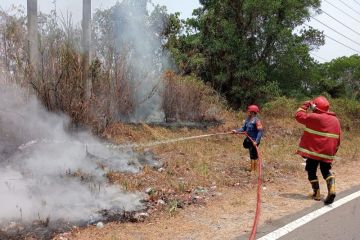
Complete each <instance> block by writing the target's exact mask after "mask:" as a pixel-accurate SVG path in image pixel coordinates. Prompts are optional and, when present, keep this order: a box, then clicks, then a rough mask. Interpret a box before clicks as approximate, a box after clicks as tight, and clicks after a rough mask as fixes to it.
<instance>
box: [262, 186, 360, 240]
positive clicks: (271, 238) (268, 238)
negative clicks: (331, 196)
mask: <svg viewBox="0 0 360 240" xmlns="http://www.w3.org/2000/svg"><path fill="white" fill-rule="evenodd" d="M358 197H360V191H358V192H355V193H352V194H350V195H348V196H346V197H344V198H341V199H339V200H337V201H335V202H334V203H333V204H330V205H328V206H324V207H322V208H320V209H318V210H316V211H314V212H311V213H309V214H307V215H305V216H303V217H301V218H299V219H297V220H295V221H293V222H291V223H289V224H286V225H285V226H283V227H282V228H279V229H277V230H275V231H273V232H271V233H269V234H267V235H265V236H263V237H261V238H259V239H258V240H275V239H279V238H280V237H282V236H284V235H286V234H288V233H289V232H291V231H294V230H295V229H297V228H299V227H301V226H303V225H305V224H306V223H308V222H310V221H312V220H314V219H316V218H318V217H320V216H321V215H323V214H325V213H327V212H330V211H331V210H334V209H335V208H337V207H340V206H341V205H343V204H345V203H347V202H350V201H352V200H354V199H355V198H358Z"/></svg>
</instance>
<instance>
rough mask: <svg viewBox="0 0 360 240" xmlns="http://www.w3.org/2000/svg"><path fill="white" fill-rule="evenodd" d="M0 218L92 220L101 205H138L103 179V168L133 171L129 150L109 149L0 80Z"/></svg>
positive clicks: (134, 164) (135, 166)
mask: <svg viewBox="0 0 360 240" xmlns="http://www.w3.org/2000/svg"><path fill="white" fill-rule="evenodd" d="M0 96H1V101H0V172H1V174H0V196H1V198H0V223H2V222H5V221H11V220H19V219H21V220H23V221H33V220H38V219H46V218H50V221H51V220H60V219H65V220H67V221H70V222H77V221H89V220H91V219H93V220H96V219H97V218H98V217H99V215H98V213H97V212H98V211H100V210H103V209H115V208H116V209H123V210H127V211H133V210H139V209H141V208H142V205H141V203H140V199H141V196H140V194H136V193H126V192H124V191H122V190H121V189H120V187H119V186H114V185H110V184H108V183H107V179H106V176H105V175H106V173H107V172H108V171H112V170H113V171H127V172H137V171H139V169H140V163H139V162H138V161H137V160H136V159H135V158H133V156H134V153H133V152H131V151H128V152H126V153H124V152H119V151H115V150H109V148H107V146H106V145H105V144H103V143H101V142H100V141H98V140H97V139H95V138H94V137H92V136H91V135H90V134H87V133H76V134H72V135H70V134H69V133H68V132H67V131H66V126H67V125H68V121H69V120H68V118H67V117H66V116H63V115H61V114H54V113H49V112H47V111H46V110H45V109H44V108H43V107H42V106H41V105H40V103H39V102H38V101H37V99H36V98H35V97H25V94H24V93H23V92H22V91H20V90H19V89H18V88H16V87H9V86H2V85H1V84H0Z"/></svg>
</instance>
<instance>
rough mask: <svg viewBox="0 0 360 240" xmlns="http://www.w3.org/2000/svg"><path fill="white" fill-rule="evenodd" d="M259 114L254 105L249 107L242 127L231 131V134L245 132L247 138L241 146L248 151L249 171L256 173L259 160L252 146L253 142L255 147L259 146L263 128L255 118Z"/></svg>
mask: <svg viewBox="0 0 360 240" xmlns="http://www.w3.org/2000/svg"><path fill="white" fill-rule="evenodd" d="M259 112H260V109H259V107H258V106H256V105H250V106H248V108H247V114H248V117H247V119H246V120H245V123H244V125H243V126H242V127H241V128H239V129H234V130H232V133H234V134H237V133H242V132H246V133H247V135H248V136H249V137H250V138H251V140H250V139H249V137H246V138H245V140H244V142H243V146H244V148H247V149H249V154H250V162H251V168H250V171H251V172H252V171H256V166H257V160H258V158H259V156H258V153H257V150H256V147H255V146H254V144H253V141H254V142H255V144H256V145H257V146H259V144H260V140H261V137H262V135H263V126H262V124H261V122H260V119H259V118H258V117H257V114H258V113H259Z"/></svg>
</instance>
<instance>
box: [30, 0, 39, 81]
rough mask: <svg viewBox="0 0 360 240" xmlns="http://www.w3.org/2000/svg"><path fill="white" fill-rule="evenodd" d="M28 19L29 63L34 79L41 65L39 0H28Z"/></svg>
mask: <svg viewBox="0 0 360 240" xmlns="http://www.w3.org/2000/svg"><path fill="white" fill-rule="evenodd" d="M27 20H28V23H27V28H28V51H29V52H28V53H29V63H30V66H31V68H32V72H33V80H34V78H36V77H37V74H38V73H39V66H40V64H39V63H40V62H39V59H40V53H39V40H38V16H37V0H27Z"/></svg>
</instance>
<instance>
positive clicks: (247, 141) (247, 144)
mask: <svg viewBox="0 0 360 240" xmlns="http://www.w3.org/2000/svg"><path fill="white" fill-rule="evenodd" d="M259 145H260V143H259V144H258V146H259ZM243 146H244V148H247V149H249V154H250V159H251V160H257V159H258V158H259V156H258V153H257V151H256V147H255V146H254V145H253V143H252V141H251V140H250V139H249V138H245V140H244V142H243Z"/></svg>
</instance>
